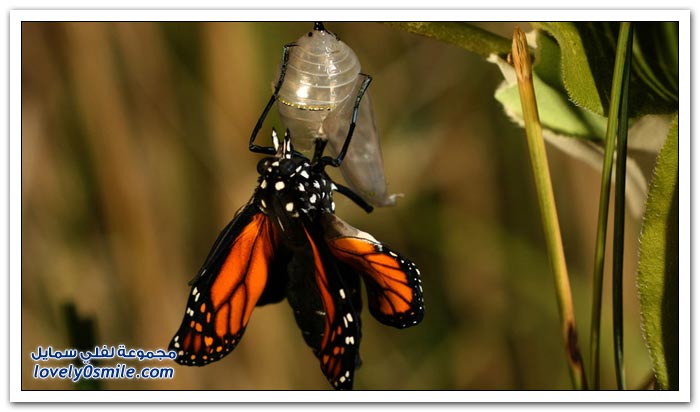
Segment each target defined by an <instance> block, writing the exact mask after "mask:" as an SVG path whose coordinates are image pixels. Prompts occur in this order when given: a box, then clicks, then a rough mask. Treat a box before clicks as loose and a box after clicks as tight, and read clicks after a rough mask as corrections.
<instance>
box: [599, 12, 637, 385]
mask: <svg viewBox="0 0 700 412" xmlns="http://www.w3.org/2000/svg"><path fill="white" fill-rule="evenodd" d="M629 32H630V23H622V24H621V25H620V35H619V36H618V47H617V52H616V55H615V68H614V72H613V73H614V74H613V83H612V88H611V91H610V109H609V112H608V126H607V129H606V133H605V156H604V159H603V171H602V173H601V181H600V200H599V203H598V226H597V233H596V245H595V256H594V261H593V305H592V310H591V340H590V349H591V366H590V371H591V374H592V376H593V378H592V379H593V389H600V313H601V306H602V295H603V268H604V266H605V240H606V239H605V236H606V233H607V229H608V207H609V202H610V181H611V175H612V163H613V155H614V152H615V135H616V134H617V132H618V124H619V114H620V100H621V95H622V77H623V76H622V74H623V68H624V64H623V63H624V61H625V56H626V55H627V47H620V46H619V45H620V44H625V45H626V44H627V39H628V37H629ZM623 37H624V38H623ZM621 41H624V42H623V43H620V42H621Z"/></svg>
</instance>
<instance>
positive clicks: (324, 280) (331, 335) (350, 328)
mask: <svg viewBox="0 0 700 412" xmlns="http://www.w3.org/2000/svg"><path fill="white" fill-rule="evenodd" d="M304 232H305V233H306V237H307V238H308V240H309V244H310V245H311V250H312V253H313V257H314V268H315V274H314V277H315V280H316V285H317V286H318V290H319V292H320V294H321V301H322V302H323V307H324V309H325V313H326V318H325V319H326V323H325V328H324V332H323V339H322V340H321V347H320V350H319V351H318V353H316V355H317V356H318V358H319V359H320V360H321V370H322V371H323V373H324V375H326V378H327V379H328V382H330V384H331V385H332V386H333V387H334V388H336V389H352V383H353V379H354V373H355V367H356V362H357V360H358V359H359V356H358V352H359V346H360V327H359V314H358V313H357V312H356V310H355V308H354V306H353V304H352V302H351V299H350V289H348V288H347V287H346V286H345V283H344V282H343V280H342V279H341V278H340V275H339V272H338V268H337V267H336V265H335V262H334V260H333V258H332V256H331V255H330V253H329V252H328V249H327V246H326V245H325V244H324V243H323V241H322V240H321V241H315V240H314V237H313V236H312V235H311V234H309V232H308V231H307V230H306V228H304Z"/></svg>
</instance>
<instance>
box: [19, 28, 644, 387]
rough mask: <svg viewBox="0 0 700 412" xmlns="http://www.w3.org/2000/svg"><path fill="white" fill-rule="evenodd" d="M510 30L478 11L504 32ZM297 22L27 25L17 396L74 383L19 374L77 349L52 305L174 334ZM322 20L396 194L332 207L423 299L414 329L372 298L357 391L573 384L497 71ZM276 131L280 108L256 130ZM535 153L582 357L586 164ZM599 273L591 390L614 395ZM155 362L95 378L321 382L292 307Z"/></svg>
mask: <svg viewBox="0 0 700 412" xmlns="http://www.w3.org/2000/svg"><path fill="white" fill-rule="evenodd" d="M513 25H514V24H513V23H493V24H487V23H482V24H480V26H481V27H483V28H486V29H488V30H491V31H494V32H496V33H499V34H501V35H503V36H506V37H507V36H510V34H511V33H512V29H513ZM520 25H521V27H523V26H525V27H527V25H523V24H520ZM311 26H312V24H311V23H206V24H198V23H161V24H156V23H65V24H64V23H26V22H25V23H23V25H22V370H23V376H22V387H23V389H72V388H74V387H75V386H74V384H73V383H71V382H67V381H61V380H54V381H52V380H46V381H39V380H34V379H33V378H32V376H31V371H32V369H33V367H34V362H32V361H31V359H30V357H29V354H30V352H32V351H34V350H35V349H36V348H37V346H39V345H43V346H44V347H46V346H48V345H52V346H53V347H54V348H67V347H70V344H71V336H70V333H69V332H68V327H67V323H66V317H65V315H64V307H65V305H66V304H72V305H74V306H75V307H76V309H77V311H78V313H79V314H80V316H83V317H85V318H90V319H92V320H93V321H94V322H95V327H96V342H95V343H96V344H99V345H102V344H107V345H118V344H125V345H126V346H127V348H144V349H156V348H166V347H167V345H168V342H169V340H170V339H171V337H172V335H173V334H174V332H175V331H176V329H177V327H178V326H179V324H180V321H181V319H182V316H183V313H184V310H185V302H186V298H187V293H188V291H189V287H188V286H187V282H188V281H189V280H190V279H191V278H192V277H193V276H194V274H195V273H196V271H197V270H198V269H199V267H200V265H201V263H202V261H203V260H204V258H205V257H206V254H207V252H208V251H209V248H210V247H211V245H212V243H213V241H214V239H215V238H216V236H217V234H218V233H219V231H220V230H221V229H222V228H223V227H224V225H225V224H226V223H227V222H228V221H229V219H230V218H231V217H232V215H233V213H234V212H235V211H236V210H237V209H238V208H239V207H240V206H241V205H242V204H244V203H245V202H246V201H247V200H248V199H249V197H250V196H251V195H252V192H253V189H254V187H255V183H256V178H257V173H256V169H255V165H256V163H257V161H258V160H259V158H260V156H259V155H256V154H252V153H250V152H249V151H248V150H247V139H248V137H249V135H250V132H251V130H252V127H253V125H254V124H255V121H256V120H257V118H258V116H259V114H260V112H261V110H262V108H263V107H264V104H265V103H266V102H267V99H268V98H269V96H270V93H271V83H272V81H273V79H272V77H273V73H274V71H275V68H276V67H277V65H278V63H279V59H280V56H281V51H282V45H283V44H285V43H287V42H290V41H293V40H296V39H297V38H298V37H299V36H301V35H302V34H304V33H305V32H306V31H308V30H309V29H310V28H311ZM326 27H327V28H328V29H329V30H331V31H333V32H335V33H336V34H338V35H339V36H340V38H341V39H343V40H344V41H345V42H346V43H347V44H348V45H350V46H351V47H352V48H353V49H354V50H355V52H356V53H357V55H358V57H359V58H360V61H361V62H362V65H363V71H364V72H366V73H369V74H371V75H372V76H373V77H374V82H373V83H372V86H371V87H370V91H371V93H372V97H373V102H374V106H375V112H376V113H375V114H376V117H377V123H378V127H379V130H380V133H381V136H382V145H383V151H384V161H385V167H386V174H387V179H388V181H389V184H390V190H391V191H392V192H401V193H404V194H405V197H404V198H402V199H400V201H399V204H398V206H396V207H393V208H383V209H377V210H375V212H373V213H372V214H369V215H368V214H365V213H364V212H363V211H362V210H361V209H359V208H358V207H356V206H355V205H354V204H352V203H351V202H350V201H348V200H347V199H345V198H343V197H342V196H337V197H336V199H337V203H338V210H337V213H338V214H339V215H340V216H342V217H343V219H345V220H347V221H348V222H350V223H351V224H353V225H354V226H356V227H358V228H361V229H363V230H365V231H367V232H370V233H372V234H374V236H375V237H377V238H378V239H380V240H382V241H384V242H385V243H387V244H389V245H391V246H392V247H393V248H395V249H396V250H399V251H401V252H402V253H403V254H405V255H406V256H409V257H411V258H412V259H413V260H414V261H415V262H416V264H417V265H418V266H419V267H420V269H421V273H422V275H423V286H424V290H425V301H426V316H425V319H424V321H423V322H422V323H421V324H420V325H419V326H417V327H414V328H410V329H406V330H394V329H390V328H388V327H385V326H382V325H380V324H379V323H378V322H376V321H375V320H374V319H373V318H371V316H370V315H369V314H368V313H367V312H366V310H365V312H364V313H363V321H364V322H363V340H362V347H361V349H362V351H361V352H362V356H363V359H364V364H363V365H362V367H361V368H360V369H359V370H358V371H357V374H356V385H355V387H356V389H569V388H570V381H569V376H568V371H567V367H566V363H565V355H564V350H563V347H562V339H561V337H560V333H559V321H558V314H557V312H556V305H555V297H554V287H553V277H552V274H551V271H550V270H549V266H548V260H547V257H546V255H545V250H544V245H543V236H542V233H541V226H540V217H539V211H538V208H537V202H536V199H535V197H534V190H533V184H532V173H531V170H530V166H529V157H528V153H527V148H526V142H525V139H524V132H523V131H522V130H521V129H519V128H518V127H517V126H515V125H513V124H512V123H511V122H510V121H509V120H508V119H507V117H506V116H505V115H504V114H503V111H502V109H501V107H500V106H499V104H498V103H497V102H496V101H495V100H494V99H493V97H492V96H493V92H494V90H495V88H496V86H497V85H498V84H499V83H500V81H501V76H500V74H499V72H498V70H497V69H496V67H495V66H493V65H491V64H488V63H486V62H485V61H483V60H482V59H480V58H479V57H478V56H475V55H472V54H470V53H467V52H465V51H464V50H462V49H459V48H457V47H454V46H449V45H444V44H441V43H438V42H436V41H433V40H428V39H424V38H421V37H418V36H415V35H412V34H407V33H404V32H401V31H398V30H396V29H393V28H391V27H387V26H384V25H381V24H375V23H332V22H329V23H327V24H326ZM273 125H274V126H277V127H278V128H279V127H280V123H279V120H278V119H277V118H276V116H272V117H270V118H268V121H267V122H266V124H265V126H264V128H263V132H262V134H261V136H262V137H263V139H265V138H267V136H269V131H270V129H271V127H272V126H273ZM263 141H264V140H263ZM549 156H550V166H551V169H552V175H553V178H554V189H555V194H556V199H557V206H558V209H559V216H560V219H561V225H562V232H563V236H564V246H565V249H566V254H567V260H568V264H569V270H570V274H571V276H572V279H571V280H572V288H573V292H574V302H575V305H576V311H577V321H578V326H579V334H580V344H581V348H582V350H583V354H584V358H585V360H586V364H587V362H588V329H589V322H590V319H589V317H590V309H589V306H590V301H591V292H590V285H591V273H592V262H593V246H594V241H595V239H594V237H595V222H596V218H597V206H598V192H599V185H600V174H599V172H598V171H596V170H594V169H592V168H591V167H589V166H587V165H584V164H582V163H581V162H579V161H577V160H574V159H571V158H569V157H567V156H566V155H563V154H561V153H560V152H558V151H557V150H556V149H551V148H550V149H549ZM610 227H612V225H610ZM639 228H640V221H639V218H638V217H634V216H629V214H628V220H627V226H626V229H627V233H628V236H627V246H626V254H627V259H626V261H625V264H626V274H625V279H626V280H625V282H626V284H625V288H626V289H625V305H626V309H625V322H626V327H625V339H626V348H625V349H626V367H627V373H628V379H627V380H628V383H629V385H630V387H632V388H635V387H638V386H639V385H641V384H642V383H643V382H644V381H645V380H647V379H648V376H649V373H650V363H649V361H648V359H647V355H646V351H645V349H644V343H643V340H642V337H641V333H640V330H639V315H638V314H639V308H638V302H637V297H636V292H635V289H634V275H635V271H636V266H635V262H636V256H637V250H636V248H637V236H638V233H639ZM609 239H611V238H610V237H609ZM611 244H612V241H609V242H608V245H609V246H610V245H611ZM608 256H610V255H608ZM606 263H608V266H609V263H610V258H608V259H607V261H606ZM607 276H608V277H607V279H606V280H607V281H606V285H605V287H606V295H605V299H606V306H605V307H604V312H603V313H604V318H603V328H604V329H603V331H604V334H603V336H602V339H603V340H602V371H603V377H602V382H603V387H604V388H613V384H614V381H613V379H614V372H613V366H612V350H611V348H612V342H611V332H610V330H611V326H610V324H611V321H610V309H609V279H610V278H609V272H608V275H607ZM165 364H166V365H171V366H174V367H175V379H173V380H154V381H128V380H124V381H105V382H103V388H106V389H329V388H330V386H329V385H328V384H327V382H326V380H325V378H324V377H323V375H322V373H321V371H320V369H319V364H318V361H317V360H316V358H315V357H314V356H313V354H312V353H311V351H310V350H309V348H308V347H307V346H306V345H305V344H304V342H303V339H302V337H301V334H300V332H299V330H298V328H297V326H296V323H295V322H294V318H293V316H292V313H291V310H290V308H289V306H288V304H287V303H286V302H283V303H281V304H277V305H268V306H265V307H262V308H258V309H256V310H255V311H254V313H253V316H252V318H251V322H250V323H249V325H248V329H247V332H246V334H245V338H244V339H243V340H242V342H241V344H240V345H239V346H238V348H237V349H236V350H235V351H234V352H233V353H232V354H231V355H229V356H228V357H226V358H225V359H223V360H222V361H219V362H216V363H215V364H211V365H209V366H207V367H204V368H188V367H184V366H179V365H175V364H174V363H172V364H171V363H170V362H167V363H165ZM56 365H57V364H56V363H54V364H50V363H47V365H46V366H56ZM133 366H137V367H140V366H163V364H159V363H158V362H148V363H143V364H141V363H138V362H137V363H135V364H133Z"/></svg>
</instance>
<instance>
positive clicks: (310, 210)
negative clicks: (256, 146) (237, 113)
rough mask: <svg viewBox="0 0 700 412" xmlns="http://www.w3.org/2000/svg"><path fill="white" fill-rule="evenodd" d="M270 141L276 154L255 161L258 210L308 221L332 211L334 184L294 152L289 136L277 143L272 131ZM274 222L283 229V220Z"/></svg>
mask: <svg viewBox="0 0 700 412" xmlns="http://www.w3.org/2000/svg"><path fill="white" fill-rule="evenodd" d="M273 142H274V144H275V149H277V153H276V154H275V156H274V157H267V158H264V159H262V160H261V161H260V162H259V163H258V172H259V173H260V177H259V179H258V187H257V190H256V193H255V198H254V201H255V202H256V204H257V206H258V208H259V209H260V211H261V212H263V213H265V214H266V215H274V216H280V215H283V216H286V217H288V218H291V219H296V218H299V217H300V216H301V215H304V216H306V217H307V218H309V219H310V220H311V221H313V220H315V218H316V216H317V215H318V213H319V212H321V211H323V212H327V213H334V212H335V203H334V202H333V190H334V189H336V187H335V184H333V182H332V181H331V180H330V178H328V176H327V175H326V173H325V172H324V171H323V170H322V169H321V170H318V168H316V167H314V165H312V164H311V162H310V161H309V160H308V159H307V158H306V157H303V156H298V155H295V154H294V151H293V149H292V147H291V141H290V139H288V138H285V141H284V142H280V141H279V139H278V137H277V133H276V132H274V131H273ZM284 220H287V219H284ZM277 225H278V227H279V228H280V229H281V230H282V231H283V232H285V231H286V228H285V226H284V223H283V222H282V219H280V220H279V221H278V222H277Z"/></svg>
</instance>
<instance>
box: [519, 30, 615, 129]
mask: <svg viewBox="0 0 700 412" xmlns="http://www.w3.org/2000/svg"><path fill="white" fill-rule="evenodd" d="M532 25H533V26H534V27H536V28H539V29H542V30H545V31H547V32H548V33H549V34H551V35H552V36H553V37H554V38H555V39H556V42H557V43H558V45H559V49H560V52H561V71H562V73H561V78H562V81H563V83H564V86H565V87H566V90H567V91H568V93H569V96H570V97H571V100H572V101H573V102H574V103H575V104H576V105H578V106H583V107H585V108H587V109H588V110H590V111H592V112H593V113H596V114H599V115H601V116H603V115H605V113H607V106H608V99H609V96H605V95H602V91H603V90H604V89H603V90H600V89H599V87H598V83H599V82H600V81H601V80H602V79H596V76H595V73H594V72H593V69H594V68H596V66H597V65H599V64H602V65H603V66H604V67H607V68H608V72H612V68H613V61H612V58H613V57H614V55H615V54H614V53H615V49H614V45H613V46H612V47H606V48H604V49H603V50H598V51H593V50H591V51H587V50H586V48H585V47H584V42H583V40H582V38H581V34H580V33H579V29H578V28H577V26H576V24H574V23H533V24H532ZM544 46H545V47H547V46H550V47H551V44H548V43H545V44H544ZM601 52H602V53H601ZM540 53H542V52H540ZM608 77H609V76H608ZM596 80H598V81H596ZM607 80H608V81H607V83H606V84H607V87H608V88H610V85H611V84H612V81H611V79H610V78H608V79H607Z"/></svg>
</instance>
